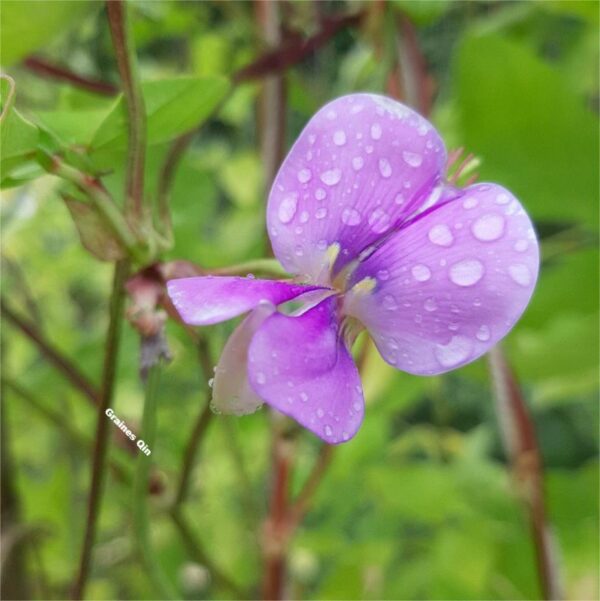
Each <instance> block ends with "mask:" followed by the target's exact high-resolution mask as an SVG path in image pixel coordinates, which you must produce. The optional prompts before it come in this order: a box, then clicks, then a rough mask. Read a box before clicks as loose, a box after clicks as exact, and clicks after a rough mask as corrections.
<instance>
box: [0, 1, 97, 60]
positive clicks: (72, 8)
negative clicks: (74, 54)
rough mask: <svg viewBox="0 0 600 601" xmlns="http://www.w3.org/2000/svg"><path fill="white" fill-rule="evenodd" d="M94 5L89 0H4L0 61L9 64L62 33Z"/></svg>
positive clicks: (1, 14) (2, 5)
mask: <svg viewBox="0 0 600 601" xmlns="http://www.w3.org/2000/svg"><path fill="white" fill-rule="evenodd" d="M94 6H95V3H92V2H89V1H88V0H79V1H78V2H70V1H68V0H44V2H33V1H31V0H3V1H2V2H1V3H0V21H1V22H2V36H1V38H0V40H1V41H0V56H1V57H2V64H3V65H4V66H8V65H12V64H13V63H16V62H17V61H19V60H20V59H22V58H24V57H25V56H27V55H28V54H29V53H30V52H33V51H34V50H37V49H38V48H41V47H42V46H45V45H46V44H48V43H50V42H51V41H53V40H54V39H55V38H57V37H59V36H61V35H64V34H65V33H66V32H67V31H68V29H69V28H71V27H73V25H74V24H75V23H76V22H78V20H79V19H81V18H82V17H83V16H84V15H85V14H86V13H88V12H89V11H90V10H91V9H93V8H94Z"/></svg>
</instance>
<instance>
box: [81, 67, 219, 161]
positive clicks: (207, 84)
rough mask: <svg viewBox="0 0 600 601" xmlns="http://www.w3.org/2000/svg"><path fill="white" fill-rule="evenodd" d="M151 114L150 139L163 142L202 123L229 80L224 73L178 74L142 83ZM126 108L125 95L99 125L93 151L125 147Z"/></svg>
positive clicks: (147, 109)
mask: <svg viewBox="0 0 600 601" xmlns="http://www.w3.org/2000/svg"><path fill="white" fill-rule="evenodd" d="M142 88H143V92H144V100H145V102H146V113H147V117H148V143H149V144H160V143H161V142H167V141H169V140H172V139H173V138H175V137H177V136H178V135H180V134H183V133H184V132H186V131H189V130H190V129H192V128H194V127H199V126H200V125H201V124H202V122H203V121H204V119H206V118H207V117H208V116H209V115H210V114H211V113H212V111H213V110H214V109H215V108H216V106H217V105H218V104H219V102H221V100H223V98H225V96H226V94H227V92H228V90H229V82H228V81H227V79H225V78H223V77H216V76H211V77H176V78H165V79H160V80H157V81H147V82H145V83H143V84H142ZM126 145H127V111H126V107H125V102H124V100H123V98H122V97H121V98H119V99H118V100H117V101H116V102H115V104H114V106H113V108H112V110H111V111H110V112H109V114H108V115H107V116H106V118H105V119H104V120H103V121H102V123H101V124H100V125H99V127H98V130H97V131H96V133H95V135H94V136H93V138H92V140H91V144H90V146H91V149H92V152H99V151H106V150H115V149H122V148H125V147H126Z"/></svg>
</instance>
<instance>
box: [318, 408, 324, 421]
mask: <svg viewBox="0 0 600 601" xmlns="http://www.w3.org/2000/svg"><path fill="white" fill-rule="evenodd" d="M324 415H325V411H323V409H321V408H319V409H317V417H318V418H319V419H321V418H322V417H323V416H324Z"/></svg>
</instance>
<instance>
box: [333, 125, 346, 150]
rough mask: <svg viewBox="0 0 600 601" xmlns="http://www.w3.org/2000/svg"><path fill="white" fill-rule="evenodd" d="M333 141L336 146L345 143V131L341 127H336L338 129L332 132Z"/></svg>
mask: <svg viewBox="0 0 600 601" xmlns="http://www.w3.org/2000/svg"><path fill="white" fill-rule="evenodd" d="M333 143H334V144H335V145H336V146H343V145H344V144H345V143H346V132H344V130H342V129H338V131H336V132H335V133H334V134H333Z"/></svg>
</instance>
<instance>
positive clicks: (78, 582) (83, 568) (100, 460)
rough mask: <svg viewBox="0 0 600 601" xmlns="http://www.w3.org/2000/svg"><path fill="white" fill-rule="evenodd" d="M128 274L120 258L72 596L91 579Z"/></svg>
mask: <svg viewBox="0 0 600 601" xmlns="http://www.w3.org/2000/svg"><path fill="white" fill-rule="evenodd" d="M128 274H129V261H126V260H123V261H118V262H117V263H116V264H115V273H114V278H113V286H112V294H111V299H110V310H109V324H108V334H107V337H106V346H105V350H104V367H103V374H102V391H101V397H100V403H99V405H98V418H97V421H96V439H95V444H94V454H93V457H92V482H91V486H90V493H89V497H88V509H87V521H86V526H85V535H84V540H83V548H82V551H81V557H80V561H79V571H78V573H77V576H76V578H75V582H74V584H73V588H72V591H71V597H72V598H73V599H82V598H83V595H84V593H85V587H86V584H87V581H88V577H89V572H90V566H91V559H92V547H93V545H94V539H95V535H96V526H97V522H98V516H99V514H100V505H101V502H102V492H103V487H104V480H105V473H106V465H107V451H108V442H109V428H110V423H109V420H108V418H107V417H106V415H105V414H104V413H105V411H106V409H108V407H110V405H111V402H112V399H113V394H114V388H115V375H116V369H117V359H118V351H119V342H120V337H121V325H122V321H123V320H122V316H123V306H124V297H125V295H124V285H125V282H126V280H127V276H128Z"/></svg>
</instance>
